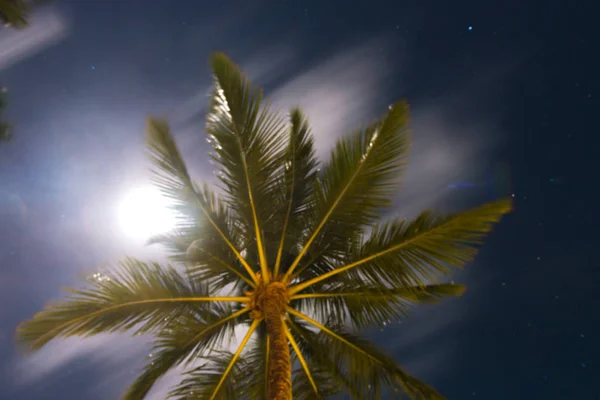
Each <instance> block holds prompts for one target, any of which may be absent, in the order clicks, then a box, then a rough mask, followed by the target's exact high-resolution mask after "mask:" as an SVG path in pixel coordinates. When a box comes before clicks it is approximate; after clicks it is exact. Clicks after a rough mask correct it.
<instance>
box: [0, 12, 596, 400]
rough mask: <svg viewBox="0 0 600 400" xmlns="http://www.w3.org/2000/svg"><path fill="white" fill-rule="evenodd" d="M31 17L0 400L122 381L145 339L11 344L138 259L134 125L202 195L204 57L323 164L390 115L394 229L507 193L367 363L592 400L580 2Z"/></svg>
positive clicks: (7, 34) (75, 393)
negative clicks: (475, 246)
mask: <svg viewBox="0 0 600 400" xmlns="http://www.w3.org/2000/svg"><path fill="white" fill-rule="evenodd" d="M34 17H35V18H34V23H33V25H32V27H31V28H30V29H29V30H28V31H24V32H20V33H18V34H15V33H14V32H12V31H9V30H7V29H3V30H0V82H2V83H3V84H4V85H6V86H7V87H8V88H9V90H10V92H9V94H10V101H11V108H10V111H9V113H8V115H7V118H9V119H10V120H11V121H13V122H14V123H15V125H16V130H15V138H14V140H13V142H11V143H9V144H6V145H2V147H0V206H1V207H0V226H1V227H2V233H3V236H2V239H1V240H0V302H1V304H2V307H0V370H1V371H2V373H0V399H7V400H25V399H27V400H35V399H61V400H70V399H89V400H106V399H117V398H118V396H119V394H120V393H121V392H122V391H123V389H124V387H125V386H126V384H127V382H128V381H130V380H131V379H132V378H133V375H132V373H135V371H136V368H139V366H140V365H141V362H142V361H143V359H144V356H145V353H146V352H147V340H145V339H139V340H131V339H129V338H127V337H123V336H119V337H117V338H116V339H109V338H104V337H101V338H97V339H91V340H88V341H79V340H77V341H68V342H64V343H57V344H53V345H51V346H49V347H48V348H47V349H45V350H43V351H42V352H40V353H39V354H38V355H36V356H34V357H33V358H26V359H23V358H19V357H18V356H17V353H16V350H15V347H14V345H13V332H14V328H15V326H16V324H17V323H18V322H19V321H21V320H23V319H25V318H28V317H29V316H31V315H32V314H33V313H34V312H35V311H37V310H38V309H40V308H41V306H42V305H43V304H44V303H45V302H46V301H48V300H49V299H51V298H55V297H57V296H58V295H59V291H58V288H59V286H61V285H69V284H73V283H75V282H77V281H78V279H79V278H80V277H81V275H82V274H84V273H85V272H89V271H92V270H96V269H98V268H101V267H102V266H103V265H105V264H106V263H108V262H112V261H114V260H116V259H118V258H120V257H121V256H122V255H123V254H132V255H139V256H147V257H151V256H155V255H156V254H158V253H159V252H158V250H156V249H154V250H152V251H151V250H148V249H143V248H142V247H141V246H140V243H139V241H136V240H132V239H129V238H127V237H125V236H124V235H123V233H122V232H121V231H120V229H119V226H118V221H116V217H115V214H116V211H115V210H116V208H117V206H118V204H119V203H120V201H121V200H120V199H121V198H122V197H123V196H125V195H126V194H127V192H128V190H129V189H130V188H134V187H138V186H143V185H144V184H146V182H147V169H148V164H147V162H146V160H145V158H144V155H143V137H144V136H143V128H144V123H145V118H146V117H147V116H148V115H149V114H157V115H165V116H168V117H169V118H170V119H171V121H172V125H173V127H174V129H175V132H176V136H177V139H178V141H179V143H180V145H181V146H182V148H183V151H184V155H185V157H186V159H187V160H189V162H190V165H192V169H193V171H194V175H195V176H196V177H198V178H201V179H210V175H211V170H212V168H211V166H210V164H209V163H208V162H207V161H206V160H207V156H206V155H207V152H208V150H209V149H208V145H207V144H206V141H205V136H204V134H203V133H202V113H203V110H204V107H205V104H206V94H207V89H208V85H209V84H210V76H209V71H208V56H209V54H210V52H211V51H213V50H224V51H226V52H227V53H228V54H230V55H231V56H232V57H233V58H234V60H236V61H237V62H238V63H240V64H242V66H243V67H244V68H245V69H246V70H247V71H248V72H249V74H250V75H251V76H252V77H254V78H255V80H256V81H257V82H258V83H260V84H262V85H264V86H265V88H266V89H267V92H268V94H270V95H272V97H273V99H274V101H275V103H276V105H279V106H281V107H287V106H289V105H293V104H300V105H302V106H304V107H305V108H306V110H307V112H308V115H309V117H310V118H311V120H312V123H313V128H314V131H315V134H316V136H317V145H318V146H319V154H321V155H322V156H326V154H327V149H328V148H329V147H330V146H331V144H332V143H333V141H334V139H335V138H336V137H337V135H339V134H341V133H343V132H344V130H347V129H349V128H351V127H352V126H354V125H355V124H358V123H361V122H363V123H364V122H367V121H368V120H369V119H370V118H372V117H373V116H375V115H377V114H378V113H380V112H381V110H383V109H384V107H385V106H386V105H387V104H388V103H389V102H391V101H392V100H394V99H398V98H401V97H407V98H408V100H409V102H410V103H411V104H412V106H413V110H414V147H413V152H412V155H411V164H410V167H409V170H408V172H407V176H406V179H405V186H404V188H403V190H402V192H401V193H400V194H399V196H398V198H397V204H398V210H397V211H398V213H400V214H406V215H408V216H410V215H412V214H414V213H415V211H416V210H419V209H421V208H426V207H434V208H439V209H454V208H459V207H460V208H462V207H466V206H470V205H474V204H477V203H480V202H483V201H487V200H490V199H492V198H497V197H500V196H505V195H511V194H514V198H515V212H514V213H512V214H511V215H510V216H508V217H507V218H506V219H505V220H504V221H503V222H502V223H501V224H500V225H499V226H498V228H497V229H496V230H495V231H494V232H493V233H492V235H491V236H490V237H489V239H488V240H487V242H486V245H485V246H484V247H483V250H482V252H481V253H480V255H479V257H478V258H477V259H476V261H475V262H474V263H473V265H470V266H469V268H468V269H467V270H466V271H465V272H462V273H461V274H459V275H458V276H457V277H456V278H454V279H456V280H457V281H461V282H466V283H467V284H468V285H469V291H468V292H467V294H466V295H465V296H464V297H463V298H460V299H457V300H453V301H449V302H447V303H445V304H442V305H437V306H428V307H426V308H422V309H418V310H416V312H415V315H414V318H413V319H411V320H408V321H406V322H403V323H402V324H396V325H393V326H391V327H390V328H389V329H386V330H385V331H383V332H376V333H373V334H372V335H373V337H374V338H375V339H376V340H377V343H378V344H380V345H381V346H383V347H385V348H387V349H388V350H389V351H390V352H391V353H392V354H394V356H395V357H397V359H398V360H399V361H400V362H401V363H403V364H404V365H406V367H407V368H408V369H409V370H410V371H412V372H413V373H414V374H415V375H417V376H419V377H421V378H423V379H424V380H426V381H428V382H430V383H431V384H433V385H434V386H436V387H437V388H438V389H439V390H440V391H441V392H442V393H444V394H445V395H446V396H447V397H448V398H449V399H451V400H462V399H470V398H474V399H482V398H483V399H486V400H505V399H532V398H533V399H542V398H543V399H547V400H554V399H557V400H558V399H561V400H564V399H578V400H579V399H581V400H588V399H589V400H592V399H600V392H599V389H598V383H597V378H598V377H599V376H600V344H599V343H600V341H599V340H598V337H599V335H600V328H599V326H600V323H599V319H598V317H593V315H598V311H597V310H598V307H599V306H600V301H599V300H600V299H599V297H600V296H599V294H598V293H600V291H599V290H598V285H600V269H599V266H598V261H597V259H596V258H595V257H594V258H593V257H592V256H593V250H595V247H597V242H598V239H599V235H598V229H597V227H598V226H600V225H599V224H598V222H599V221H598V217H597V211H596V209H594V208H593V205H592V203H593V199H594V195H596V194H597V193H598V190H599V186H598V183H599V182H600V181H599V179H598V160H600V154H599V152H598V148H599V145H600V141H599V140H598V135H597V133H598V130H599V128H600V124H599V122H598V118H597V116H598V115H599V111H598V110H600V103H599V102H598V99H600V87H599V85H598V82H600V79H598V77H597V73H598V70H599V69H598V66H599V65H598V64H599V60H598V57H597V54H596V53H597V49H598V48H599V47H598V44H599V43H598V39H597V37H598V35H596V36H595V37H594V35H593V27H595V26H596V21H592V18H593V12H592V4H591V2H589V3H587V4H586V2H583V1H579V2H578V1H571V2H560V1H546V2H541V1H530V2H524V1H516V0H507V1H502V2H499V1H498V2H481V1H454V2H445V1H433V0H430V1H402V2H399V1H383V0H372V1H368V2H367V1H363V0H356V1H355V2H337V1H320V2H319V1H302V2H299V1H292V0H289V1H282V0H278V1H275V0H273V1H271V0H259V1H252V2H250V1H241V0H240V1H222V2H214V3H210V4H209V2H199V1H187V0H177V1H174V0H170V1H168V0H165V1H158V0H148V1H145V2H138V1H135V2H134V1H108V0H107V1H56V2H55V4H54V6H52V7H50V8H48V9H43V10H39V12H38V13H37V14H36V15H35V16H34ZM469 27H471V29H470V28H469ZM595 228H596V229H595ZM593 246H595V247H593ZM594 318H595V321H594ZM175 378H176V377H175ZM594 378H596V379H595V380H594ZM171 379H173V377H171ZM167 383H168V379H167V380H165V381H164V382H163V386H165V385H166V384H167ZM153 396H154V397H151V398H152V399H160V398H162V397H161V394H160V393H159V392H156V393H154V394H153Z"/></svg>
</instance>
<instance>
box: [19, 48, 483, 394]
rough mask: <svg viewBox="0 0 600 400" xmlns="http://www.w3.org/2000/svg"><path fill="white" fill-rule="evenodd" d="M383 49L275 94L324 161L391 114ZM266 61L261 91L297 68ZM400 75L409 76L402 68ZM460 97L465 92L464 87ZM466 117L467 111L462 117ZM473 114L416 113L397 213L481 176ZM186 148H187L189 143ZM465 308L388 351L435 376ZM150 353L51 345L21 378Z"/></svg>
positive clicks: (122, 347)
mask: <svg viewBox="0 0 600 400" xmlns="http://www.w3.org/2000/svg"><path fill="white" fill-rule="evenodd" d="M382 47H385V43H384V42H382V41H371V42H369V43H366V44H363V45H359V46H357V47H356V48H354V49H350V50H348V51H345V52H343V53H341V54H337V55H335V56H333V57H331V58H330V59H327V60H324V61H323V62H322V63H321V64H319V65H316V66H314V67H313V68H310V69H308V70H306V71H305V72H303V73H300V74H299V75H297V76H295V77H293V78H292V79H290V80H289V81H288V82H286V83H284V84H283V85H281V86H280V87H279V88H277V89H276V90H275V91H274V93H273V94H272V96H271V97H272V99H273V101H274V104H275V106H277V107H278V108H281V109H283V110H287V109H288V108H289V107H291V106H295V105H299V106H301V107H302V108H303V109H304V110H305V112H306V113H307V115H308V117H309V119H310V121H311V125H312V129H313V133H314V135H315V138H316V145H317V147H318V154H319V156H320V157H321V158H323V159H326V158H328V153H329V150H330V149H331V148H332V145H333V143H334V142H335V140H336V139H337V138H338V137H339V136H340V135H342V134H344V133H346V132H347V131H348V130H350V129H352V128H353V127H356V126H357V125H358V124H361V123H362V124H365V123H367V122H369V121H370V120H371V119H372V118H373V117H376V116H377V114H378V112H379V111H380V110H381V107H382V106H383V107H385V105H386V101H388V99H387V97H388V95H391V94H390V93H386V88H387V87H386V82H387V79H388V78H389V77H390V73H391V72H392V71H394V72H395V73H397V72H398V68H395V67H394V66H393V65H391V64H390V63H388V61H387V60H386V59H385V58H384V56H383V54H384V52H382V51H381V48H382ZM270 51H273V50H270ZM286 51H287V50H286ZM263 57H265V58H268V60H269V61H264V60H261V59H260V58H256V59H253V60H246V61H247V63H246V65H248V69H249V70H250V71H251V72H253V73H254V74H255V75H258V79H256V80H257V81H259V82H261V80H262V81H263V82H261V83H264V80H263V79H262V78H261V74H262V75H263V76H267V75H269V74H272V73H274V72H275V71H279V70H280V69H281V68H284V67H285V66H286V65H289V63H290V62H293V60H294V54H293V53H291V52H284V54H283V55H282V56H280V57H279V58H275V61H273V60H274V58H273V57H272V54H271V53H269V54H267V55H264V54H263ZM242 64H244V63H243V62H242ZM399 69H400V71H399V72H402V66H400V68H399ZM255 78H256V76H255ZM491 83H492V82H490V84H491ZM457 90H460V89H458V87H457ZM398 95H400V96H401V95H402V93H399V94H398ZM461 95H464V96H462V99H463V100H461V101H462V102H463V103H464V102H467V103H468V102H469V101H471V102H472V101H476V100H477V99H476V98H475V99H474V98H473V96H472V93H461ZM395 97H398V96H395ZM392 100H393V98H392ZM205 101H206V92H203V93H200V94H199V95H198V97H197V98H194V99H191V100H190V101H189V102H188V103H187V105H186V106H185V107H183V108H182V109H180V110H179V112H180V114H178V115H177V116H176V118H177V119H178V120H180V121H183V120H186V119H188V118H189V117H190V116H191V114H193V113H194V112H197V110H198V109H199V108H200V107H201V105H202V106H203V105H205ZM459 110H465V111H462V113H463V114H462V115H459V114H457V113H459ZM468 110H469V108H468V107H462V108H461V107H458V108H457V107H456V101H454V100H453V99H447V98H438V99H436V100H435V101H434V102H431V103H429V104H427V103H426V104H421V105H419V106H417V107H415V109H414V110H413V111H414V112H413V129H414V137H413V147H412V151H411V156H410V164H409V167H408V170H407V171H406V175H405V178H404V186H403V189H402V192H401V194H400V195H399V197H398V204H399V206H398V212H399V213H401V214H402V215H407V216H410V215H414V213H416V212H417V211H418V210H421V209H422V208H425V207H431V206H438V205H441V204H444V203H445V202H447V201H451V200H452V193H453V192H450V191H448V188H447V184H448V183H450V180H451V179H455V178H456V177H459V176H461V174H464V173H466V172H468V171H472V170H473V169H477V168H481V166H482V162H483V160H484V159H485V156H486V154H487V152H488V149H489V148H491V146H492V145H493V143H494V141H493V139H490V138H493V137H494V135H493V134H491V133H494V132H493V126H492V125H491V124H490V121H486V120H480V119H478V118H477V117H474V116H473V115H470V114H469V111H468ZM465 121H467V122H465ZM182 140H184V141H185V138H182ZM462 304H464V303H462V302H461V301H456V302H452V303H451V304H449V306H443V307H444V308H443V312H442V313H440V312H441V311H439V310H438V311H435V310H432V311H429V309H427V310H425V311H423V312H420V314H418V315H417V318H416V319H415V320H414V321H412V322H409V323H407V324H406V325H403V326H402V328H397V333H398V335H397V336H395V337H394V338H393V339H391V340H388V347H389V348H390V350H392V351H398V352H403V349H407V348H411V347H413V346H416V345H419V348H428V349H429V352H428V354H427V356H426V357H424V356H423V354H421V356H420V357H415V358H412V359H410V358H409V359H408V360H407V361H408V362H407V364H408V367H412V368H413V369H415V370H416V371H413V372H416V373H417V374H418V375H419V376H427V375H430V374H432V373H433V372H434V369H435V368H437V367H436V366H439V365H440V361H442V360H444V359H445V358H446V357H448V356H449V353H448V349H447V347H443V346H440V347H432V346H430V345H431V344H432V343H431V342H429V341H428V340H430V339H428V338H430V337H432V335H435V333H436V332H437V331H439V330H440V329H442V328H445V327H448V326H449V325H452V324H454V323H456V322H457V321H458V320H459V319H460V318H462V317H463V316H464V313H465V312H466V311H465V309H464V307H462ZM433 308H435V307H433ZM433 308H432V309H433ZM440 310H442V309H440ZM390 329H392V330H393V329H396V328H394V327H392V328H390ZM424 344H426V346H425V347H423V345H424ZM147 349H148V341H147V339H146V338H142V339H140V338H136V339H129V338H128V339H124V338H123V337H122V336H117V337H111V336H100V337H97V338H92V339H85V340H79V339H72V340H68V341H63V342H57V343H56V344H51V345H49V346H47V347H46V348H45V349H43V350H42V351H41V352H40V353H38V354H36V355H34V356H32V357H29V358H25V359H22V360H20V362H19V365H18V370H19V371H20V372H21V376H22V379H23V381H24V382H31V381H32V380H36V379H40V378H41V377H43V376H45V375H46V374H48V373H50V372H52V371H55V370H57V369H58V368H64V367H65V366H66V365H67V364H69V363H71V362H72V361H73V360H75V359H77V358H80V357H85V358H86V359H89V360H90V361H101V362H105V363H110V365H111V366H112V367H111V370H112V372H113V373H114V374H117V375H118V374H122V375H124V374H125V373H127V372H129V370H130V369H131V368H132V365H134V364H133V363H131V362H129V361H127V360H128V359H130V358H132V357H134V356H135V355H140V354H142V352H143V351H147ZM179 373H180V371H174V372H173V373H171V374H169V375H168V376H167V377H165V378H164V379H162V380H161V381H159V383H158V384H157V385H156V387H155V388H154V389H153V390H152V393H151V396H150V398H151V399H159V398H164V394H165V393H166V392H167V391H168V387H169V386H170V385H171V384H173V383H176V382H177V381H178V377H179ZM106 379H107V381H106V382H110V381H112V378H110V377H107V378H106ZM99 384H102V382H99Z"/></svg>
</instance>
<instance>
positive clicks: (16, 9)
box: [0, 0, 31, 29]
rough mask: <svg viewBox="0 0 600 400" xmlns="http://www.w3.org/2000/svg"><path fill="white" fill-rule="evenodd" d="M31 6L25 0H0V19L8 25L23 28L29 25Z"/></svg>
mask: <svg viewBox="0 0 600 400" xmlns="http://www.w3.org/2000/svg"><path fill="white" fill-rule="evenodd" d="M30 12H31V7H30V5H29V2H28V1H25V0H0V21H2V23H3V24H4V25H6V26H13V27H15V28H18V29H21V28H25V27H26V26H27V25H28V19H29V14H30Z"/></svg>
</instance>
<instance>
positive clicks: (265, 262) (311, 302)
mask: <svg viewBox="0 0 600 400" xmlns="http://www.w3.org/2000/svg"><path fill="white" fill-rule="evenodd" d="M212 70H213V73H214V77H215V85H214V90H213V92H212V97H211V102H210V108H209V111H208V116H207V121H206V132H207V133H208V135H209V137H210V140H211V142H212V145H213V150H214V152H213V154H212V157H213V159H214V161H215V162H216V164H217V165H218V166H219V172H218V179H219V181H220V183H221V189H222V190H220V191H219V193H217V192H215V191H213V190H211V188H210V187H209V186H207V185H201V184H197V183H195V182H194V181H193V180H192V178H191V177H190V175H189V173H188V170H187V168H186V165H185V163H184V161H183V159H182V157H181V155H180V152H179V150H178V148H177V146H176V144H175V141H174V139H173V137H172V135H171V133H170V130H169V126H168V124H167V122H166V121H164V120H158V119H150V120H149V122H148V135H147V145H148V151H149V154H150V157H151V160H152V162H153V165H154V167H155V169H154V172H155V174H154V181H155V183H156V185H158V187H159V188H160V189H161V191H162V193H163V194H164V195H165V196H167V197H168V198H169V199H170V200H171V202H172V204H173V208H174V210H175V211H176V213H177V215H178V224H177V228H176V229H175V230H174V231H173V232H171V233H169V234H165V235H161V236H159V237H156V238H154V239H153V240H152V242H155V243H162V244H164V245H166V246H167V248H168V249H169V250H170V252H171V253H172V260H173V262H174V265H175V266H170V265H167V266H163V265H159V264H157V263H144V262H141V261H139V260H136V259H133V258H129V259H126V260H124V261H123V262H121V263H120V264H119V266H118V268H115V269H114V270H113V271H112V272H110V273H108V274H104V275H99V274H96V275H95V276H94V277H93V278H91V279H90V282H89V287H88V288H87V289H83V290H74V289H72V290H70V292H71V293H72V295H71V296H70V297H68V298H66V299H64V300H62V301H60V302H58V303H57V304H54V305H53V306H52V307H48V308H46V309H45V310H44V311H42V312H40V313H38V314H36V315H35V316H34V317H33V318H32V319H31V320H28V321H26V322H24V323H22V324H21V325H20V326H19V328H18V339H19V340H20V342H21V343H22V344H23V345H25V347H26V348H28V349H31V350H37V349H39V348H41V347H42V346H44V345H45V344H46V343H48V342H49V341H50V340H52V339H54V338H57V337H68V336H75V335H80V336H87V335H93V334H97V333H101V332H113V331H124V330H128V331H132V332H133V333H135V334H145V333H148V334H152V335H154V336H155V337H156V341H155V344H154V350H153V351H152V353H153V358H152V361H151V362H150V363H148V365H146V367H145V368H144V369H143V371H142V373H141V375H140V376H139V377H138V378H137V379H136V380H135V381H134V382H133V383H132V385H131V386H130V387H129V389H128V390H127V391H126V393H125V394H124V397H123V398H124V399H142V398H144V397H145V395H146V394H147V393H148V392H149V390H150V389H151V388H152V386H153V384H154V383H155V382H156V380H157V379H158V378H160V377H161V376H162V375H164V374H165V373H166V372H167V371H169V370H170V369H171V368H173V367H175V366H178V365H184V366H187V372H186V375H185V376H184V378H183V379H182V381H181V383H180V384H179V385H178V386H176V387H175V388H173V390H172V392H171V393H170V395H171V397H172V398H177V399H210V400H212V399H278V400H284V399H285V400H289V399H291V398H292V395H293V398H294V399H318V398H326V397H329V396H332V395H335V394H336V393H340V392H346V393H348V394H350V395H351V396H352V398H356V399H381V398H404V396H406V397H408V398H413V399H442V398H443V397H442V396H441V395H439V394H438V393H437V392H436V391H435V390H434V389H432V388H431V387H429V386H427V385H426V384H424V383H422V382H420V381H419V380H418V379H416V378H414V377H412V376H411V375H409V374H408V373H407V372H406V371H405V370H404V369H402V368H401V367H400V366H399V365H398V364H397V363H396V362H395V361H394V360H393V359H391V358H390V357H388V356H386V355H385V353H384V352H383V351H382V350H380V349H378V348H377V347H376V346H374V345H373V344H372V343H370V342H369V341H368V340H367V339H366V338H365V337H364V336H362V335H361V332H363V331H364V330H365V329H366V328H369V327H374V326H380V327H383V326H384V325H386V324H388V323H390V322H392V321H395V320H398V319H400V318H403V317H404V316H405V315H406V312H407V310H408V308H409V306H411V305H412V304H415V303H420V302H425V301H432V300H437V299H439V298H443V297H446V296H458V295H461V294H462V293H463V291H464V287H463V286H461V285H455V284H438V283H435V282H437V281H439V278H441V277H442V276H443V275H446V274H448V273H450V272H451V271H452V270H453V269H454V268H460V267H462V266H464V265H465V264H466V263H468V262H469V261H471V260H472V259H473V257H474V256H475V253H476V249H475V247H474V246H475V245H477V244H479V243H480V242H481V241H482V239H483V238H484V236H485V235H486V233H487V232H489V231H490V229H491V228H492V225H493V224H494V223H496V222H498V221H499V220H500V218H501V217H502V215H504V214H505V213H507V212H508V211H509V210H510V208H511V203H510V201H509V200H500V201H496V202H493V203H490V204H486V205H484V206H481V207H479V208H475V209H472V210H469V211H466V212H463V213H459V214H455V215H450V216H441V215H437V214H434V213H432V212H430V211H424V212H422V213H421V214H420V215H419V216H418V217H416V218H415V219H413V220H404V219H389V220H387V221H383V222H381V221H380V219H381V218H382V217H383V216H384V214H385V213H387V212H389V209H390V206H391V198H392V196H393V195H394V193H395V191H396V189H397V187H398V176H399V175H400V174H401V172H402V169H403V167H404V165H405V164H406V156H407V152H408V149H409V144H410V140H409V133H408V129H407V126H408V106H407V104H406V103H405V102H399V103H397V104H394V105H392V106H390V107H389V110H388V111H387V113H386V114H385V115H384V116H383V117H382V118H381V119H379V120H377V121H376V122H374V123H372V124H371V125H368V126H367V127H366V128H364V129H362V130H357V131H356V132H354V133H353V134H351V135H348V136H346V137H344V138H342V139H340V140H338V141H337V144H336V146H335V148H334V149H333V151H332V152H331V156H330V159H329V161H328V162H326V163H324V164H322V165H321V163H320V162H319V161H318V160H317V158H316V156H315V149H314V142H313V138H312V136H311V134H310V130H309V125H308V122H307V120H306V118H305V116H304V115H303V114H302V112H301V111H300V110H298V109H294V110H292V111H291V112H290V113H289V116H288V118H287V119H286V118H281V117H280V116H279V115H278V114H276V113H274V112H272V111H271V109H270V107H269V106H268V104H266V103H265V102H263V95H262V91H261V90H260V89H259V88H258V87H256V86H255V85H253V84H252V83H251V82H250V80H248V79H247V78H246V77H245V76H244V74H243V73H242V72H241V71H240V69H239V68H238V67H237V66H236V65H235V64H233V63H232V62H231V61H230V60H229V59H228V58H227V57H226V56H225V55H223V54H220V53H218V54H215V55H213V57H212ZM179 266H182V267H185V268H179ZM432 282H433V283H432ZM240 325H245V326H248V329H247V333H246V334H245V336H244V337H243V339H242V340H241V344H240V345H239V346H237V348H235V349H234V351H233V352H229V351H226V349H224V347H223V346H224V345H225V344H226V342H225V339H226V338H227V337H229V336H230V335H231V334H232V333H233V329H234V328H235V327H236V326H240ZM217 349H220V350H217Z"/></svg>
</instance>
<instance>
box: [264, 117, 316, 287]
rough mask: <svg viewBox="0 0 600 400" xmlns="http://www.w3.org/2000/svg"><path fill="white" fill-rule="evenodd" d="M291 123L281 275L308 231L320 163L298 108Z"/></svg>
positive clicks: (276, 270)
mask: <svg viewBox="0 0 600 400" xmlns="http://www.w3.org/2000/svg"><path fill="white" fill-rule="evenodd" d="M290 125H291V127H290V130H289V131H290V133H289V136H290V137H289V141H288V146H287V150H286V153H285V172H284V187H285V194H284V199H283V201H282V204H283V205H285V208H284V217H283V223H282V227H281V233H280V235H279V236H280V239H279V245H278V247H277V256H276V261H275V267H274V273H273V275H274V276H278V275H279V270H280V266H281V262H282V257H285V255H287V256H288V257H289V255H290V254H292V252H293V246H296V244H297V242H298V238H299V237H301V235H302V233H303V231H304V230H305V226H304V223H303V222H304V219H305V218H304V214H305V212H306V211H307V210H308V208H309V206H310V203H309V199H310V195H311V190H312V186H313V185H314V182H315V178H316V167H317V165H318V161H317V158H316V153H315V148H314V138H313V137H312V135H311V134H310V127H309V125H308V120H307V119H306V118H305V116H304V115H303V114H302V112H301V111H300V110H299V109H297V108H296V109H293V110H292V112H291V113H290ZM276 240H277V239H276ZM288 266H289V265H288Z"/></svg>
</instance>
